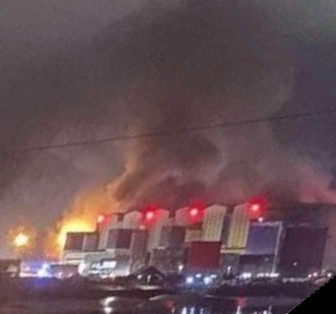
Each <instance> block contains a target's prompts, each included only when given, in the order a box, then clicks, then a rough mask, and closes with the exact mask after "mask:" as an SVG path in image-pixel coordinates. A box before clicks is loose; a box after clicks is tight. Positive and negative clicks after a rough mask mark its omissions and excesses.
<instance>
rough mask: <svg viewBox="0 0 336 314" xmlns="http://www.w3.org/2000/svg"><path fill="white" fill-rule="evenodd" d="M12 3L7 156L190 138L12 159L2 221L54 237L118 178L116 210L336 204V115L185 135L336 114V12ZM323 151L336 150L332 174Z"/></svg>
mask: <svg viewBox="0 0 336 314" xmlns="http://www.w3.org/2000/svg"><path fill="white" fill-rule="evenodd" d="M1 6H2V7H1V10H0V17H1V18H0V29H1V39H0V49H1V62H0V70H1V71H0V73H1V77H0V103H1V106H0V117H1V118H0V119H1V123H0V145H1V148H2V150H3V151H7V150H10V149H12V148H13V147H29V146H40V145H45V144H58V143H66V142H68V141H79V140H83V139H94V138H102V137H107V136H117V135H123V134H128V133H130V134H135V133H142V132H152V131H154V132H155V131H157V130H167V131H170V132H171V131H176V133H174V134H172V135H170V136H164V137H157V138H147V139H141V140H139V141H130V142H127V143H126V142H121V143H116V144H115V145H112V144H111V145H96V146H88V147H81V148H73V149H68V150H51V151H48V152H43V153H33V154H9V155H6V154H5V155H3V156H2V159H1V163H0V167H1V178H0V187H1V194H0V195H1V199H0V205H1V210H2V213H5V215H3V217H4V216H5V217H6V219H2V220H1V222H2V223H3V224H5V225H7V226H9V225H10V224H12V223H13V222H14V223H15V222H16V221H18V220H20V219H22V220H25V219H30V220H32V221H33V222H34V223H36V221H38V222H39V223H40V225H41V226H44V225H45V223H46V222H50V221H53V220H54V219H56V218H57V217H58V216H59V215H60V213H61V212H62V211H63V210H64V209H65V208H68V204H69V203H71V199H72V198H73V195H75V194H76V193H77V192H78V191H81V190H82V189H83V190H85V189H86V188H88V187H91V186H92V185H93V186H95V185H101V184H104V183H106V182H108V184H107V187H108V189H109V193H110V196H111V210H112V209H114V208H116V209H118V210H119V209H127V208H136V207H138V206H142V205H143V204H145V203H146V202H157V203H158V205H161V204H162V206H165V207H169V208H174V207H176V206H181V204H182V203H183V202H188V201H189V200H190V199H194V198H199V197H201V198H203V199H204V200H205V201H206V202H209V203H210V202H239V201H242V200H245V199H246V197H248V196H250V195H252V194H259V193H266V194H269V195H270V196H271V197H273V198H274V199H281V200H299V199H302V200H307V201H314V202H315V201H324V202H333V201H334V200H335V198H334V192H333V190H332V189H331V181H332V174H331V171H332V164H331V163H330V160H332V159H333V156H335V155H336V154H335V152H334V151H333V149H332V148H330V147H331V145H330V144H332V143H333V142H332V140H331V139H330V138H333V136H331V135H333V134H334V131H335V127H334V126H333V125H334V123H333V121H332V118H330V119H329V120H328V121H327V123H324V122H325V121H322V123H321V120H316V121H315V120H314V121H307V122H300V123H297V124H296V123H294V124H293V123H283V124H277V125H274V124H272V125H271V124H268V123H265V124H261V125H253V126H249V127H246V126H244V127H239V126H238V127H235V128H223V129H220V128H219V129H214V130H209V131H200V132H192V133H183V134H180V133H179V132H178V130H180V129H184V128H186V127H190V126H192V127H194V126H202V125H206V124H212V123H222V122H230V121H237V120H242V119H249V118H251V119H252V118H256V117H258V118H259V117H270V116H274V115H277V114H279V113H293V112H298V111H304V110H305V109H306V108H309V109H319V108H321V109H323V108H324V104H328V105H333V104H334V99H335V97H334V93H333V92H332V88H331V87H329V88H328V87H327V86H334V83H335V82H334V78H333V73H334V68H335V63H334V62H333V60H335V58H334V57H333V52H332V49H331V48H332V47H333V45H334V44H335V43H334V42H333V39H332V35H333V33H332V30H333V29H334V26H335V21H336V19H335V4H334V2H333V1H324V2H323V4H321V5H319V6H318V7H317V6H316V1H314V0H301V1H299V0H297V1H289V0H288V1H287V0H284V1H281V2H279V1H275V0H274V1H273V0H267V1H266V0H265V1H258V2H256V1H248V0H237V1H225V0H222V1H220V0H211V1H198V0H193V1H191V0H189V1H182V0H181V1H178V0H174V1H166V0H158V1H154V0H143V1H140V0H119V1H108V0H106V1H105V0H97V1H87V0H81V1H75V0H66V1H65V0H64V1H62V0H57V1H56V0H49V1H44V0H35V1H33V0H27V1H25V2H24V3H22V1H18V0H8V1H6V0H5V1H2V4H1ZM321 46H322V47H323V49H322V51H321V50H320V49H317V48H316V47H321ZM314 52H315V53H314ZM320 56H322V57H320ZM326 60H327V61H326ZM320 87H323V88H320ZM322 90H323V92H322ZM326 126H328V128H326ZM300 132H301V133H302V134H309V136H305V135H300ZM321 134H322V135H321ZM279 139H280V141H279ZM321 139H322V140H321ZM327 139H328V140H327ZM289 140H290V141H289ZM288 142H290V143H289V144H288ZM321 147H322V148H323V156H325V155H328V154H330V156H327V157H323V158H322V159H323V160H326V161H323V162H322V163H323V165H321V160H322V159H321V155H320V151H322V150H321V149H320V148H321ZM124 162H125V164H124ZM182 205H183V204H182ZM41 217H42V218H43V219H41Z"/></svg>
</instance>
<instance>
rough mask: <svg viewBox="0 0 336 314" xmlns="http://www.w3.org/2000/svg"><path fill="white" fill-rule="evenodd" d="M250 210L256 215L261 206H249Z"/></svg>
mask: <svg viewBox="0 0 336 314" xmlns="http://www.w3.org/2000/svg"><path fill="white" fill-rule="evenodd" d="M250 210H251V211H252V212H254V213H257V212H259V211H260V210H261V205H260V204H251V205H250Z"/></svg>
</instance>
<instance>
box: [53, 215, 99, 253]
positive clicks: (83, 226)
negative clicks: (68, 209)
mask: <svg viewBox="0 0 336 314" xmlns="http://www.w3.org/2000/svg"><path fill="white" fill-rule="evenodd" d="M94 229H95V227H94V226H93V225H92V223H90V222H88V221H84V220H80V219H73V220H69V221H66V222H65V223H63V225H62V228H61V231H60V233H59V235H58V238H57V243H58V245H59V247H60V248H61V249H63V247H64V245H65V241H66V235H67V233H68V232H92V231H94Z"/></svg>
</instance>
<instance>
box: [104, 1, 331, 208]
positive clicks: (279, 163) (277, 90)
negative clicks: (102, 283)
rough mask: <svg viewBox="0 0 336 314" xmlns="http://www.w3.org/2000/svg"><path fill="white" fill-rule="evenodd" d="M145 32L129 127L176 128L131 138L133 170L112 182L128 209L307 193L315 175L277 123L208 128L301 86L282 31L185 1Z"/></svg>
mask: <svg viewBox="0 0 336 314" xmlns="http://www.w3.org/2000/svg"><path fill="white" fill-rule="evenodd" d="M138 32H139V33H138V36H139V37H138V38H137V39H135V43H133V44H132V45H131V47H130V49H132V50H136V51H137V52H138V53H140V55H141V56H142V58H143V63H144V64H142V66H141V67H140V68H141V69H142V72H141V75H140V77H139V78H138V81H137V83H136V84H135V85H136V87H135V88H133V89H132V90H131V91H130V92H129V94H128V101H129V103H128V106H129V107H128V108H131V109H132V111H128V112H127V114H128V115H130V116H131V118H130V125H132V126H134V125H136V127H135V128H134V129H132V128H131V130H130V131H131V132H133V133H135V134H142V133H151V132H152V133H154V134H155V133H156V132H157V131H164V132H167V133H168V134H166V136H159V137H155V136H154V137H146V138H140V139H138V140H134V141H130V142H129V143H128V144H127V145H126V150H125V151H126V158H125V159H126V166H125V171H124V173H123V174H122V175H121V176H120V177H119V178H117V179H116V180H114V181H113V182H112V183H111V184H110V186H109V188H110V191H111V195H112V198H113V200H114V201H115V204H119V210H120V209H130V208H137V207H139V206H142V205H144V204H146V203H148V202H155V203H157V204H159V205H160V206H163V207H166V208H176V207H177V206H182V205H185V204H188V202H190V201H191V200H192V199H195V198H201V199H204V200H205V201H206V202H208V203H212V202H223V203H238V202H243V201H245V200H246V199H247V198H248V197H250V196H251V195H255V194H260V193H263V194H265V193H266V194H267V195H269V196H270V197H271V198H274V199H282V201H297V200H299V199H301V192H302V187H301V186H302V184H304V185H307V184H308V185H310V184H309V183H306V181H308V182H309V181H311V180H312V181H315V180H314V179H313V178H312V177H308V176H307V175H306V174H305V171H302V167H303V166H302V165H303V164H304V165H308V163H307V162H306V161H305V160H304V159H303V158H302V157H299V156H298V155H297V154H296V153H295V152H293V151H289V149H288V148H286V147H283V146H282V145H281V144H279V143H278V142H277V140H276V139H275V137H274V135H273V131H272V125H271V124H270V123H268V122H267V121H265V123H261V124H253V125H244V123H242V124H241V125H239V123H238V124H237V125H236V126H234V127H218V128H213V129H211V128H209V129H207V128H206V127H205V128H204V129H203V127H204V126H208V125H217V124H221V123H224V124H225V123H230V122H232V121H244V120H249V119H255V118H265V119H267V118H269V117H272V116H275V115H276V114H277V113H278V112H279V111H280V109H281V107H282V105H283V103H284V102H285V101H286V100H287V99H288V98H289V97H291V93H292V90H293V89H294V85H295V80H294V77H293V59H292V55H291V51H290V49H288V46H285V45H283V42H282V40H281V35H282V34H281V33H279V32H278V31H277V30H276V28H275V27H274V26H273V25H272V24H271V23H269V22H268V21H267V20H266V21H265V20H264V19H263V18H261V17H256V16H255V12H248V10H247V8H246V7H244V6H243V5H238V4H228V3H227V2H226V3H224V2H223V1H213V2H211V3H209V2H207V3H204V2H198V1H197V2H195V1H191V2H186V5H185V6H183V7H181V8H179V9H176V11H175V12H173V13H172V12H169V14H167V17H166V18H165V16H163V18H161V19H160V20H155V19H154V21H151V23H150V24H149V25H147V27H144V28H143V29H141V30H139V31H138ZM137 121H139V123H138V124H136V122H137ZM188 128H189V129H190V128H192V129H193V131H192V132H184V130H185V129H188ZM304 167H306V166H304ZM309 169H310V168H309ZM312 172H313V170H312ZM303 181H304V183H303ZM324 188H325V187H323V189H324ZM324 195H325V196H326V194H324ZM303 199H305V197H303ZM313 199H314V200H315V201H316V200H320V199H319V197H313ZM321 200H322V199H321ZM323 201H328V198H326V197H323Z"/></svg>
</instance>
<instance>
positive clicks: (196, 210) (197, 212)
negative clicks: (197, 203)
mask: <svg viewBox="0 0 336 314" xmlns="http://www.w3.org/2000/svg"><path fill="white" fill-rule="evenodd" d="M198 214H199V210H198V209H197V208H192V209H191V210H190V216H191V217H192V218H195V217H197V216H198Z"/></svg>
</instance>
